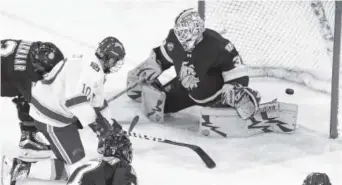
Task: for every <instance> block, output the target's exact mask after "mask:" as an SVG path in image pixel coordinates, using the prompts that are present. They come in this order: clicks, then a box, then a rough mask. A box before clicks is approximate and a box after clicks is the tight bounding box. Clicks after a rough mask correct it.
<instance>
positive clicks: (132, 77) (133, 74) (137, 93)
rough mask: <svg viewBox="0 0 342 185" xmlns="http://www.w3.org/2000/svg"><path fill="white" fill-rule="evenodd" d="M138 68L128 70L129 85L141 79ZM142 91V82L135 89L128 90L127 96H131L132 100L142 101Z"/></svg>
mask: <svg viewBox="0 0 342 185" xmlns="http://www.w3.org/2000/svg"><path fill="white" fill-rule="evenodd" d="M137 73H138V70H137V69H136V68H135V69H132V70H131V71H129V72H128V74H127V82H126V83H127V87H128V86H129V85H131V84H132V83H134V82H136V81H138V80H139V76H138V75H137ZM141 91H142V86H141V84H139V85H137V86H136V87H134V88H133V89H131V90H129V91H127V96H128V97H130V98H131V99H132V100H135V101H137V102H141Z"/></svg>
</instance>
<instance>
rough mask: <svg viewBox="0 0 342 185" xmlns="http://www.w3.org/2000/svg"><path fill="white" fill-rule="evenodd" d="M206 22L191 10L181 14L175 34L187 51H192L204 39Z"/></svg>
mask: <svg viewBox="0 0 342 185" xmlns="http://www.w3.org/2000/svg"><path fill="white" fill-rule="evenodd" d="M204 31H205V27H204V21H203V19H202V18H201V17H200V15H199V14H198V12H197V11H196V10H195V9H193V8H191V9H187V10H184V11H183V12H181V13H180V14H179V15H178V16H177V18H176V20H175V25H174V33H175V35H176V37H177V39H178V41H179V42H180V43H181V44H182V46H183V48H184V50H185V51H191V50H192V49H194V47H195V45H196V44H197V43H199V42H200V41H201V40H202V38H203V32H204Z"/></svg>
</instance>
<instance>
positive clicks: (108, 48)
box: [95, 37, 126, 73]
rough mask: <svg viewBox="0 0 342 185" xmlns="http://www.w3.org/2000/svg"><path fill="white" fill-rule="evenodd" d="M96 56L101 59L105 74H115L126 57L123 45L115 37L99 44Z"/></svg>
mask: <svg viewBox="0 0 342 185" xmlns="http://www.w3.org/2000/svg"><path fill="white" fill-rule="evenodd" d="M95 55H96V57H97V58H98V59H100V61H101V63H102V66H103V70H104V72H105V73H110V72H115V71H117V70H118V69H120V67H121V66H122V64H123V61H122V60H123V59H124V57H125V55H126V52H125V48H124V46H123V44H122V43H121V42H120V41H119V40H118V39H117V38H115V37H106V38H105V39H103V40H102V42H100V43H99V46H98V48H97V49H96V52H95Z"/></svg>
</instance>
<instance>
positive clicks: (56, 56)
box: [30, 41, 64, 76]
mask: <svg viewBox="0 0 342 185" xmlns="http://www.w3.org/2000/svg"><path fill="white" fill-rule="evenodd" d="M63 59H64V55H63V53H62V52H61V50H59V48H58V47H57V46H56V45H54V44H53V43H51V42H40V41H39V42H34V43H33V44H32V46H31V49H30V60H31V63H32V66H33V69H34V71H35V72H36V73H38V74H39V75H41V76H43V75H45V74H47V73H49V72H50V71H51V70H52V68H53V67H55V65H56V64H57V63H58V62H60V61H61V60H63Z"/></svg>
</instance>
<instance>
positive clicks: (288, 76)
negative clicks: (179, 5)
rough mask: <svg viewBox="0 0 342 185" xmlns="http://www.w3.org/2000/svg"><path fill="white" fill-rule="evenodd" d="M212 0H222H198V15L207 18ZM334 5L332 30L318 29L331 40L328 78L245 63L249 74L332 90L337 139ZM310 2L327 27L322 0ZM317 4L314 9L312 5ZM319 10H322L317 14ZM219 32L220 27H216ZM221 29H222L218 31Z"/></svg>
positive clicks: (339, 6) (337, 20) (339, 7)
mask: <svg viewBox="0 0 342 185" xmlns="http://www.w3.org/2000/svg"><path fill="white" fill-rule="evenodd" d="M207 2H209V3H214V2H223V1H212V0H207V1H205V0H200V1H198V12H199V14H200V16H201V17H202V18H203V19H204V20H206V3H207ZM334 4H335V6H334V7H333V8H334V9H335V10H334V12H335V13H334V14H333V15H332V16H334V21H333V22H332V24H333V28H334V29H333V31H332V30H331V32H330V34H329V31H330V30H328V31H326V30H320V31H321V33H322V34H323V37H326V38H325V39H327V40H330V41H331V43H333V44H332V45H333V46H332V47H331V46H327V48H326V49H327V52H328V54H330V55H332V57H331V58H332V74H331V81H324V80H321V79H317V78H316V77H315V76H314V75H312V74H311V73H308V72H307V71H300V70H298V71H296V70H291V69H282V68H276V67H255V66H249V67H248V74H249V75H250V77H272V78H278V79H282V80H286V81H290V82H294V83H299V84H303V85H305V86H307V87H309V88H311V89H314V90H316V91H321V92H325V93H329V94H331V103H330V127H329V128H330V130H329V138H331V139H336V138H338V136H339V133H338V112H339V111H338V107H339V89H340V88H341V86H340V83H339V76H340V50H341V11H342V2H341V1H335V3H334ZM311 5H317V6H316V7H314V6H312V8H313V10H314V13H315V14H316V15H317V16H318V19H319V23H320V24H322V25H321V27H324V28H329V26H328V25H324V24H328V23H327V18H326V15H325V13H324V9H323V13H322V12H320V11H321V10H322V8H324V7H323V6H322V2H321V1H311ZM314 8H316V9H314ZM319 13H322V14H319ZM217 31H218V32H220V30H217ZM220 33H221V32H220Z"/></svg>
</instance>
